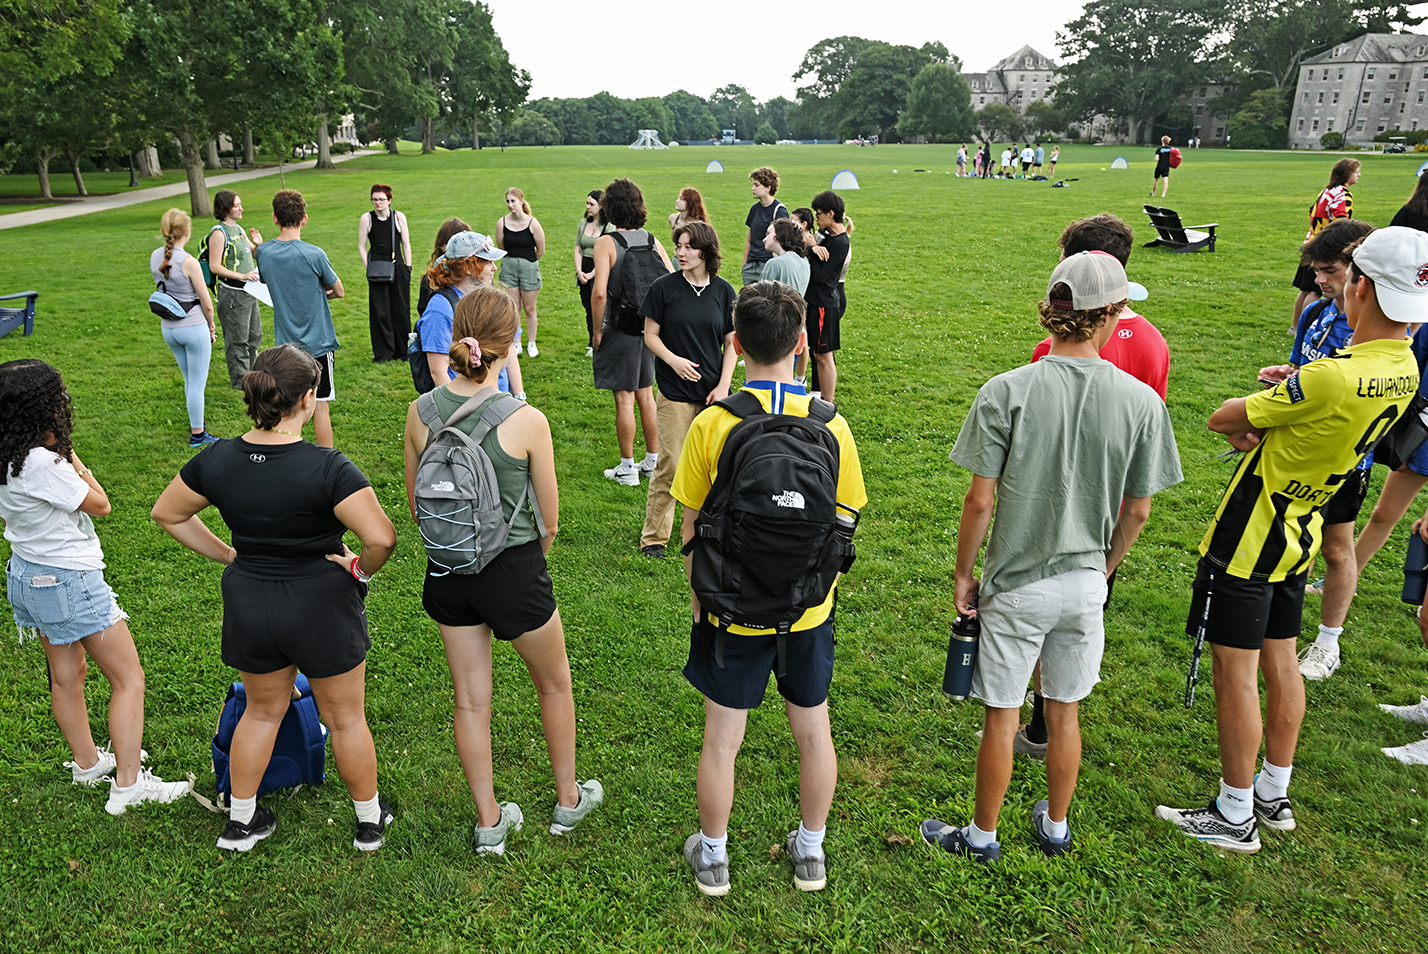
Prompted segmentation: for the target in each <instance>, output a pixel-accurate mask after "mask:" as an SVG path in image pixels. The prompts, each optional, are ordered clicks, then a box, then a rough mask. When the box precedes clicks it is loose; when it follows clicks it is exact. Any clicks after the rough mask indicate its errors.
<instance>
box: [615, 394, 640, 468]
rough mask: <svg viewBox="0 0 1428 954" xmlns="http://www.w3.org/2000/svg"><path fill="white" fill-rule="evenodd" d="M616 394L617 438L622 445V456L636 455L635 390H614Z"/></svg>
mask: <svg viewBox="0 0 1428 954" xmlns="http://www.w3.org/2000/svg"><path fill="white" fill-rule="evenodd" d="M612 393H613V394H614V395H615V440H616V441H617V442H618V443H619V445H620V456H621V457H622V458H631V457H634V456H635V392H634V391H614V392H612Z"/></svg>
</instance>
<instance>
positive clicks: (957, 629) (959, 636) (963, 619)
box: [942, 615, 982, 702]
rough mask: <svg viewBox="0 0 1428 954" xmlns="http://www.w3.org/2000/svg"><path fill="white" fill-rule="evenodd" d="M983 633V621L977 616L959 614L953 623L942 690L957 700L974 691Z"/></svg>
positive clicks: (961, 699)
mask: <svg viewBox="0 0 1428 954" xmlns="http://www.w3.org/2000/svg"><path fill="white" fill-rule="evenodd" d="M981 635H982V621H981V620H980V619H978V618H977V617H975V616H962V615H958V617H957V619H956V621H954V622H953V623H952V636H951V638H950V639H949V640H948V641H947V668H946V670H944V671H943V673H942V691H943V692H945V693H947V694H948V695H949V696H951V697H952V699H953V701H955V702H962V701H964V700H965V699H966V698H967V696H968V695H969V694H970V693H971V691H972V670H973V669H974V668H975V667H976V665H977V643H978V641H979V640H980V637H981Z"/></svg>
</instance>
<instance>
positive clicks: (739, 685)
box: [684, 614, 836, 709]
mask: <svg viewBox="0 0 1428 954" xmlns="http://www.w3.org/2000/svg"><path fill="white" fill-rule="evenodd" d="M834 615H836V614H830V615H829V617H828V619H826V620H824V622H823V623H822V624H821V625H819V626H815V627H813V628H812V629H804V630H799V631H797V632H793V633H789V634H788V637H787V646H786V649H785V653H786V655H785V661H786V663H787V667H788V675H787V676H785V677H784V678H782V679H778V678H777V677H775V679H776V681H777V683H778V691H779V695H781V696H783V697H784V698H785V699H787V700H788V701H789V702H791V703H793V704H794V705H796V706H799V707H801V708H804V709H812V708H813V707H815V706H819V705H822V704H823V703H824V702H826V701H828V687H829V685H831V684H832V682H833V645H834V643H835V642H836V640H835V639H834V637H833V616H834ZM716 635H717V630H716V628H715V627H713V626H711V625H709V623H707V622H702V621H701V622H696V623H694V624H693V625H692V626H691V627H690V631H689V661H688V662H686V663H685V664H684V678H685V679H688V680H689V684H690V685H692V686H693V687H694V688H695V689H698V690H699V691H700V692H702V693H703V694H704V695H705V696H707V697H708V698H710V699H712V700H714V701H715V702H717V703H718V704H719V705H721V706H724V707H725V708H727V709H757V708H758V707H759V704H760V703H762V702H763V701H764V690H766V689H767V688H768V685H769V675H770V674H771V673H773V672H774V668H775V664H776V662H777V657H778V637H777V636H772V635H769V636H745V635H741V634H739V633H725V634H724V668H722V669H721V668H719V664H718V663H717V662H715V661H714V637H715V636H716Z"/></svg>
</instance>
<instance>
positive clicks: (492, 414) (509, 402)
mask: <svg viewBox="0 0 1428 954" xmlns="http://www.w3.org/2000/svg"><path fill="white" fill-rule="evenodd" d="M489 390H492V389H491V388H482V389H481V390H480V391H477V392H476V393H475V394H474V395H473V396H472V397H471V401H475V400H476V398H478V397H479V398H481V400H483V401H484V400H485V399H486V398H487V397H488V396H489V395H487V394H486V392H487V391H489ZM471 401H467V402H466V403H467V404H470V403H471ZM478 403H479V402H478ZM525 406H526V402H525V401H522V400H521V399H520V398H517V397H514V396H512V395H510V394H502V395H501V396H500V397H498V398H497V399H496V400H494V401H492V402H491V403H490V404H487V405H486V408H485V410H483V411H482V412H481V420H480V421H479V422H478V423H477V424H476V428H475V429H474V430H473V431H472V432H471V440H472V442H473V443H476V444H479V443H481V441H482V440H483V439H485V437H486V435H487V434H489V433H491V431H493V430H494V429H496V428H497V427H499V426H500V425H501V422H502V421H504V420H505V419H506V418H508V417H510V416H511V415H512V414H514V413H516V412H517V411H519V410H520V409H521V408H523V407H525ZM465 409H466V406H465V405H462V410H465ZM472 410H473V411H474V410H475V408H472ZM458 413H459V412H458ZM467 413H468V414H469V413H471V412H470V411H468V412H467ZM462 416H463V417H465V415H462ZM455 420H456V415H455V414H453V415H451V420H450V421H447V426H448V427H450V426H451V424H452V422H454V421H455Z"/></svg>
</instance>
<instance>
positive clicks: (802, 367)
mask: <svg viewBox="0 0 1428 954" xmlns="http://www.w3.org/2000/svg"><path fill="white" fill-rule="evenodd" d="M793 374H794V377H798V378H803V377H807V376H808V349H807V348H804V349H803V350H802V351H800V352H799V353H798V357H796V358H794V359H793Z"/></svg>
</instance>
